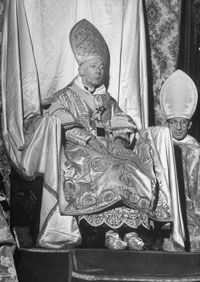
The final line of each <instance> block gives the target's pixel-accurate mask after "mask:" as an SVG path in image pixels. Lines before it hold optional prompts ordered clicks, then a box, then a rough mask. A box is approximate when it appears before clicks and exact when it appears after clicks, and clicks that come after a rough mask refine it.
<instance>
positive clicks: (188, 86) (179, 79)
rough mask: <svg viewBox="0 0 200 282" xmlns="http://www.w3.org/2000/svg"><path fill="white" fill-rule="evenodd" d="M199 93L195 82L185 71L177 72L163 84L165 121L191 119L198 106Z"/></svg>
mask: <svg viewBox="0 0 200 282" xmlns="http://www.w3.org/2000/svg"><path fill="white" fill-rule="evenodd" d="M197 99H198V93H197V88H196V86H195V84H194V82H193V80H192V79H191V78H190V77H189V76H188V75H187V74H186V73H185V72H183V71H181V70H176V71H175V72H174V73H172V74H171V75H170V76H169V77H168V78H167V79H166V81H165V82H164V83H163V86H162V88H161V93H160V104H161V109H162V112H163V114H164V116H165V119H166V120H167V119H170V118H176V117H181V118H187V119H191V117H192V115H193V114H194V111H195V109H196V106H197Z"/></svg>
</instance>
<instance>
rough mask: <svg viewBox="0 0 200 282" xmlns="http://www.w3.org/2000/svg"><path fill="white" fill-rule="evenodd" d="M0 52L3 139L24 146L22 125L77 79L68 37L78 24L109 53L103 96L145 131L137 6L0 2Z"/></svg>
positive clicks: (122, 0) (124, 0) (66, 0)
mask: <svg viewBox="0 0 200 282" xmlns="http://www.w3.org/2000/svg"><path fill="white" fill-rule="evenodd" d="M5 10H6V11H5V15H6V17H5V25H4V37H3V48H2V53H3V56H2V58H3V59H2V101H3V113H4V135H7V134H8V135H9V137H10V138H12V141H13V142H14V143H15V145H16V146H17V147H18V148H20V147H21V146H23V145H24V143H25V140H24V135H23V119H24V118H30V117H33V116H37V115H40V114H41V105H44V104H46V103H48V100H49V98H51V97H52V96H53V94H54V93H55V91H57V90H59V89H61V88H63V87H65V86H66V85H67V84H68V83H69V82H70V81H71V80H72V79H73V77H74V76H75V75H76V74H77V64H76V62H75V59H74V56H73V54H72V51H71V48H70V45H69V32H70V30H71V28H72V26H73V25H74V24H75V23H76V22H77V21H79V20H80V19H82V18H86V19H87V20H89V21H91V22H92V23H93V24H94V25H95V26H96V27H97V28H98V29H99V30H100V32H101V33H102V34H103V36H104V38H105V40H106V41H107V43H108V47H109V50H110V54H111V56H110V57H111V58H110V83H109V87H108V90H109V91H110V93H111V95H112V96H113V97H114V98H115V99H116V100H118V102H119V104H120V106H121V107H122V109H123V110H125V111H126V112H127V113H128V114H130V115H131V116H132V117H133V119H134V120H135V121H136V123H137V125H138V127H139V128H141V127H147V125H148V103H147V67H146V44H145V28H144V17H143V6H142V1H140V0H137V1H136V0H135V1H129V0H114V1H113V0H109V1H108V0H101V1H100V0H92V1H91V0H76V1H71V0H60V1H59V2H58V1H55V0H48V1H40V0H35V1H32V0H26V1H23V0H12V1H9V0H7V1H6V8H5Z"/></svg>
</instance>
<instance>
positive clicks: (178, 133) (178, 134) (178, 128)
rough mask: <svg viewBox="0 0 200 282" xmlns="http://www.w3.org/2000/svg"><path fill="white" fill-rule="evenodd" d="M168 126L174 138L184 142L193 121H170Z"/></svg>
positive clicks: (179, 119)
mask: <svg viewBox="0 0 200 282" xmlns="http://www.w3.org/2000/svg"><path fill="white" fill-rule="evenodd" d="M167 124H168V126H169V128H171V130H172V136H173V138H174V139H176V140H183V139H184V138H185V137H186V135H187V132H188V129H189V128H190V127H191V121H190V120H189V119H186V118H181V117H176V118H171V119H168V120H167Z"/></svg>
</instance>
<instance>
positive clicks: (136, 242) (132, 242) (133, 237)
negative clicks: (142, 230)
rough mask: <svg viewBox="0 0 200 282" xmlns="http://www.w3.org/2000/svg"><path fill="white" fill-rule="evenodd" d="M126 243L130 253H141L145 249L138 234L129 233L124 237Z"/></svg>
mask: <svg viewBox="0 0 200 282" xmlns="http://www.w3.org/2000/svg"><path fill="white" fill-rule="evenodd" d="M124 242H126V243H127V246H128V248H129V250H130V251H141V250H143V247H144V242H143V240H142V239H141V238H139V237H138V234H137V233H136V232H130V233H127V234H126V235H125V236H124Z"/></svg>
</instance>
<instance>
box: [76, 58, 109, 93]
mask: <svg viewBox="0 0 200 282" xmlns="http://www.w3.org/2000/svg"><path fill="white" fill-rule="evenodd" d="M104 68H105V66H104V63H103V60H102V59H101V58H94V59H90V60H88V61H86V62H85V63H83V64H82V65H81V66H80V67H79V73H80V75H81V78H82V82H83V85H84V86H87V87H88V88H89V89H90V88H91V89H94V88H96V87H98V86H100V85H101V84H102V81H103V78H104Z"/></svg>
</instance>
